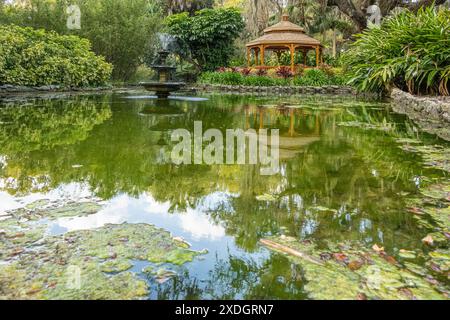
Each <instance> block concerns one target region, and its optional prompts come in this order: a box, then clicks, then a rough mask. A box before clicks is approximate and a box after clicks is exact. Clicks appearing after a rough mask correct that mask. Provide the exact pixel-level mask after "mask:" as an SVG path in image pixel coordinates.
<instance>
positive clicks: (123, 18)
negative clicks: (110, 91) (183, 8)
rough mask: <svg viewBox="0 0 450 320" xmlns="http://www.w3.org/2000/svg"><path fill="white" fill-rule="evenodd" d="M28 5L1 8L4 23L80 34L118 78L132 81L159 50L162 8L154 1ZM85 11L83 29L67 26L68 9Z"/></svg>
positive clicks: (44, 0)
mask: <svg viewBox="0 0 450 320" xmlns="http://www.w3.org/2000/svg"><path fill="white" fill-rule="evenodd" d="M24 3H25V4H26V5H21V6H18V5H16V6H9V5H8V6H5V7H4V8H2V7H0V23H2V24H11V23H12V24H16V25H19V26H22V27H32V28H36V29H41V28H42V29H45V30H49V31H50V30H51V31H56V32H57V33H59V34H67V35H77V36H80V37H82V38H87V39H88V40H90V42H91V43H92V49H93V51H94V52H95V53H96V54H98V55H102V56H104V57H105V59H106V61H108V62H110V63H112V64H113V65H114V70H113V74H112V75H113V78H114V79H115V80H124V81H126V80H129V79H130V78H131V77H133V75H134V73H135V71H136V70H137V68H138V67H139V66H140V65H141V64H142V62H143V59H144V58H145V56H146V55H150V56H152V55H153V54H152V53H153V51H154V50H155V43H157V41H156V32H158V31H159V26H160V25H161V18H160V17H161V13H160V11H161V8H160V7H159V4H158V2H155V1H153V0H133V1H123V0H74V1H67V0H56V1H55V0H25V1H24ZM71 4H76V5H78V6H79V7H80V10H81V29H79V30H69V29H68V28H67V26H66V23H67V18H68V15H67V13H66V9H67V7H68V6H69V5H71Z"/></svg>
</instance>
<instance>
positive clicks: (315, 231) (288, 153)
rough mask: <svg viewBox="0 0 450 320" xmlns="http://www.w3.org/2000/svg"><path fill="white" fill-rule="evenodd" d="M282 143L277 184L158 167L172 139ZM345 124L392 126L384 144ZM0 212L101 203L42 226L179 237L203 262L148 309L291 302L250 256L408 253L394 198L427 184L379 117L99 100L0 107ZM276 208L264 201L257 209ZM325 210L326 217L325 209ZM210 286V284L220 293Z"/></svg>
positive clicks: (372, 112)
mask: <svg viewBox="0 0 450 320" xmlns="http://www.w3.org/2000/svg"><path fill="white" fill-rule="evenodd" d="M194 121H202V122H203V128H204V130H206V129H208V128H217V129H219V130H221V131H223V132H224V131H225V130H226V129H236V128H241V129H244V130H246V129H248V128H253V129H256V130H258V129H262V128H266V129H270V128H276V129H279V130H280V156H281V163H280V165H281V170H280V173H279V174H277V175H273V176H261V175H260V170H259V169H260V168H259V166H258V165H210V166H208V165H185V166H176V165H174V164H171V163H166V162H164V161H162V160H161V147H162V146H169V145H170V144H171V142H170V134H171V132H172V131H173V130H175V129H179V128H184V129H187V130H189V131H190V132H193V127H194ZM343 121H371V122H377V121H378V122H380V123H383V122H387V123H394V124H395V128H396V129H395V130H394V131H391V132H383V131H376V130H362V129H360V128H350V127H340V126H339V125H338V124H339V123H340V122H343ZM0 123H1V126H0V189H1V190H2V192H0V212H2V211H5V210H8V209H11V208H15V207H19V206H23V204H25V203H29V202H32V201H33V200H36V199H39V198H48V199H51V200H52V201H57V200H58V199H75V200H79V199H86V198H89V197H98V198H100V199H102V200H103V201H104V204H105V206H104V209H103V210H102V211H100V212H99V213H97V214H95V215H91V216H87V217H80V218H72V219H69V218H66V219H60V220H58V221H56V222H53V223H51V224H50V232H51V233H54V234H58V233H63V232H67V231H69V230H79V229H86V228H94V227H100V226H102V225H104V224H106V223H122V222H131V223H137V222H146V223H154V224H156V225H158V226H160V227H163V228H166V229H168V230H170V231H171V232H173V233H174V234H176V235H179V236H183V237H184V238H185V239H187V240H188V241H189V242H191V243H192V245H193V247H194V248H195V249H203V248H208V250H209V254H208V255H207V256H206V257H205V260H200V261H195V262H193V263H192V264H189V265H188V266H187V267H186V270H185V271H184V273H183V274H184V275H183V276H179V277H177V278H176V279H174V280H171V281H169V282H167V283H165V284H162V285H160V284H152V285H153V286H154V288H155V291H154V293H152V294H153V295H152V298H202V297H209V298H239V297H241V298H301V297H304V294H303V293H302V291H301V286H302V284H301V281H300V280H299V277H300V272H299V271H298V270H296V269H295V267H294V266H292V265H291V264H290V263H289V262H288V261H287V259H286V258H285V257H283V256H281V255H277V254H271V253H268V252H267V251H265V250H263V249H261V248H260V247H259V246H258V240H259V239H260V238H261V237H264V236H267V235H270V234H289V235H292V236H296V237H299V238H303V239H307V238H312V239H315V240H316V241H319V243H320V242H321V241H328V240H330V241H344V240H348V239H353V240H361V241H364V242H366V243H367V244H372V243H374V242H376V243H381V244H382V245H383V246H384V247H385V248H386V250H390V249H392V248H394V247H397V248H403V247H408V248H414V247H416V246H417V245H418V243H420V235H421V233H420V232H418V229H417V226H416V224H415V222H414V220H413V219H412V218H411V215H408V214H405V211H404V210H403V208H404V203H403V197H404V195H406V194H413V193H415V192H417V185H416V183H415V181H416V180H415V179H417V177H420V176H424V175H428V176H431V175H435V174H436V173H434V172H431V171H430V170H425V169H424V168H423V167H422V166H421V162H420V161H419V160H420V159H418V158H417V156H416V155H413V154H407V153H404V152H403V151H402V150H400V149H399V148H398V146H397V145H396V143H395V142H394V138H395V137H399V136H404V135H407V133H408V128H411V127H412V124H411V123H409V122H408V121H406V120H405V119H404V118H403V117H401V116H395V115H392V114H391V113H389V111H388V110H387V109H386V105H385V104H379V103H373V102H361V101H359V102H358V101H355V100H346V99H338V100H333V99H330V98H320V97H317V98H305V97H301V98H295V97H292V98H290V99H285V98H283V99H280V98H270V97H266V98H255V97H237V96H211V97H209V99H208V100H204V99H198V101H197V100H195V101H192V99H189V100H188V99H178V100H176V99H174V100H170V101H168V102H167V105H164V106H162V105H158V104H157V102H156V100H153V99H147V98H146V97H144V98H143V97H139V96H137V97H127V96H120V95H117V96H116V95H114V96H103V97H83V98H74V99H71V100H47V101H36V102H34V103H32V104H28V105H22V106H15V105H9V106H2V107H0ZM266 194H268V195H272V197H273V200H258V196H261V195H266ZM321 208H326V209H328V210H322V209H321ZM219 284H220V285H219Z"/></svg>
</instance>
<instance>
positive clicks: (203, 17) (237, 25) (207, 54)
mask: <svg viewBox="0 0 450 320" xmlns="http://www.w3.org/2000/svg"><path fill="white" fill-rule="evenodd" d="M166 24H167V28H168V31H169V33H171V34H172V35H173V36H175V37H176V38H177V39H178V41H179V44H180V46H181V55H182V56H183V58H185V59H189V60H191V61H192V62H193V63H194V64H195V65H196V66H197V68H198V69H200V70H204V71H212V70H215V69H217V68H218V67H220V66H223V65H228V62H229V60H230V58H231V56H232V54H233V41H234V40H235V39H236V38H237V37H238V36H239V34H240V32H241V31H242V29H243V28H244V22H243V20H242V17H241V14H240V13H239V11H238V10H236V9H234V8H227V9H203V10H200V11H197V12H196V13H195V15H193V16H189V14H188V13H187V12H184V13H180V14H175V15H171V16H169V17H168V18H167V19H166Z"/></svg>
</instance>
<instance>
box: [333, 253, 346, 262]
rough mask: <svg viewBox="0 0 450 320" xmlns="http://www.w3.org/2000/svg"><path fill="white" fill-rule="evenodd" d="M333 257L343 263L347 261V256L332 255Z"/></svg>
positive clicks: (341, 254)
mask: <svg viewBox="0 0 450 320" xmlns="http://www.w3.org/2000/svg"><path fill="white" fill-rule="evenodd" d="M333 257H334V259H336V260H337V261H345V260H347V259H348V258H347V256H346V255H345V254H343V253H333Z"/></svg>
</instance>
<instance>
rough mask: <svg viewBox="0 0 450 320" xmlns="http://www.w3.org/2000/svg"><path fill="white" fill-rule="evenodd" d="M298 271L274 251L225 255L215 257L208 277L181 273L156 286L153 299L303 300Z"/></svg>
mask: <svg viewBox="0 0 450 320" xmlns="http://www.w3.org/2000/svg"><path fill="white" fill-rule="evenodd" d="M301 280H302V277H301V270H300V269H299V267H298V266H296V265H295V264H292V263H291V262H289V260H288V259H287V258H286V257H285V256H283V255H281V254H276V253H270V255H269V256H267V257H261V259H258V260H254V259H252V258H243V257H238V256H233V255H231V254H228V256H227V257H226V259H220V258H218V257H216V259H215V263H214V266H213V268H212V269H211V270H210V272H209V274H208V277H207V278H206V279H204V280H203V281H199V280H198V279H197V278H195V277H191V276H190V274H189V272H187V271H186V272H184V273H182V274H180V275H179V276H177V277H176V278H174V279H172V280H169V281H167V282H166V283H164V284H163V285H158V286H156V288H154V289H155V290H156V292H157V293H156V294H155V298H156V299H162V300H174V299H188V300H190V299H202V298H203V299H213V300H214V299H220V300H228V299H304V298H305V295H304V294H303V293H302V291H301V288H302V281H301Z"/></svg>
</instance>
